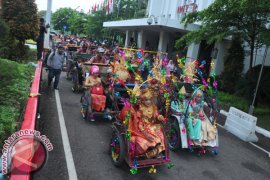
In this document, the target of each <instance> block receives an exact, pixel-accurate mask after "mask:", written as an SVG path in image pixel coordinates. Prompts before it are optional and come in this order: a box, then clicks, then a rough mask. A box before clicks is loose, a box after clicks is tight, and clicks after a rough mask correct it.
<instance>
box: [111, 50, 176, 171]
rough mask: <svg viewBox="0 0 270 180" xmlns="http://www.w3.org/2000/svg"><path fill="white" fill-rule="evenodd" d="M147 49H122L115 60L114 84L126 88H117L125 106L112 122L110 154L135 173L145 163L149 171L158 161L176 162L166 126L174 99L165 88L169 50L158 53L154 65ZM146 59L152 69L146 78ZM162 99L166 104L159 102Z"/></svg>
mask: <svg viewBox="0 0 270 180" xmlns="http://www.w3.org/2000/svg"><path fill="white" fill-rule="evenodd" d="M145 53H147V51H143V50H134V49H124V48H123V49H120V50H119V51H118V54H117V55H116V56H117V57H116V58H115V61H114V64H113V72H114V80H115V81H114V84H113V86H114V87H117V86H119V87H122V88H124V89H125V91H122V93H121V92H120V93H118V92H119V91H117V90H116V88H114V90H115V91H114V92H115V93H118V94H119V95H118V96H119V97H120V99H121V102H122V103H120V105H122V106H121V107H119V108H118V109H119V110H120V112H119V113H118V115H117V116H115V117H114V122H113V125H112V137H111V141H110V155H111V158H112V161H113V163H114V165H115V166H122V165H123V164H124V163H127V164H128V166H129V167H130V168H131V169H130V172H131V173H132V174H136V173H137V171H138V169H139V168H143V167H150V169H149V173H156V169H155V166H157V165H162V164H167V166H168V168H171V167H172V166H173V164H172V163H170V156H169V147H168V143H167V139H166V134H165V130H164V125H165V124H166V120H167V118H166V117H167V112H168V110H169V106H170V103H169V94H168V93H167V91H166V88H163V87H165V86H166V77H165V71H164V69H162V67H161V66H162V64H160V62H161V61H163V60H164V61H165V60H166V54H162V53H159V54H156V55H155V56H154V58H155V59H154V61H155V62H154V63H153V66H151V67H150V63H149V61H148V59H146V57H147V56H145ZM142 63H143V64H144V65H145V67H146V68H147V69H150V71H149V74H148V77H147V79H146V80H144V79H143V77H142V76H141V75H142V74H143V73H142V72H139V68H140V66H141V64H142ZM158 66H160V67H158ZM159 70H161V71H159ZM125 92H126V93H125ZM159 102H164V104H162V106H159ZM163 108H164V110H163Z"/></svg>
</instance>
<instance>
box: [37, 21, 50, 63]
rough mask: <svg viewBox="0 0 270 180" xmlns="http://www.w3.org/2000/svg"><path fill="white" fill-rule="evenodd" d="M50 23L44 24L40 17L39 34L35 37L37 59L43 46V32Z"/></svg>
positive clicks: (45, 31) (40, 55)
mask: <svg viewBox="0 0 270 180" xmlns="http://www.w3.org/2000/svg"><path fill="white" fill-rule="evenodd" d="M49 27H50V25H49V24H47V25H46V26H45V21H44V18H40V25H39V36H38V38H37V59H38V60H39V59H41V57H42V52H43V48H44V36H45V33H46V34H47V28H49Z"/></svg>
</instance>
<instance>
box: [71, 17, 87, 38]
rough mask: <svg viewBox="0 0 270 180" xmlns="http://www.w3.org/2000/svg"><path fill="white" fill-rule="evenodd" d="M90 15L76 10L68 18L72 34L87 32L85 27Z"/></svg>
mask: <svg viewBox="0 0 270 180" xmlns="http://www.w3.org/2000/svg"><path fill="white" fill-rule="evenodd" d="M87 18H88V16H87V15H86V14H85V13H82V12H80V13H79V12H76V13H75V14H73V16H72V18H69V19H68V22H67V23H68V26H69V30H70V31H71V33H72V34H85V27H86V23H87Z"/></svg>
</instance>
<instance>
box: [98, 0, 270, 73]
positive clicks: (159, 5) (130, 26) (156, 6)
mask: <svg viewBox="0 0 270 180" xmlns="http://www.w3.org/2000/svg"><path fill="white" fill-rule="evenodd" d="M213 2H214V0H148V6H147V11H146V18H141V19H130V20H123V21H111V22H104V23H103V26H104V27H109V28H113V29H119V30H123V31H125V32H126V40H125V47H128V46H130V45H131V44H132V43H134V42H135V43H136V45H137V48H143V49H149V50H153V51H162V52H168V54H169V57H170V58H173V56H174V55H175V53H177V52H178V51H177V50H176V49H175V48H174V45H175V42H176V40H177V39H179V38H180V37H181V36H183V35H184V34H185V33H187V32H189V31H193V30H196V29H198V28H200V24H199V23H195V24H190V25H188V26H187V27H185V26H184V24H181V23H180V21H181V19H182V18H183V17H184V16H185V15H186V14H187V13H189V12H193V11H201V10H203V9H205V8H207V7H208V6H209V5H210V4H212V3H213ZM229 47H230V41H229V40H223V41H222V42H218V43H216V44H213V45H207V44H206V42H205V41H202V42H201V43H200V44H191V45H190V46H189V47H188V50H187V52H185V51H184V50H182V53H183V54H184V55H186V56H187V57H188V59H190V60H193V59H198V60H199V61H202V60H205V61H206V62H207V65H208V67H209V66H210V63H211V61H214V62H215V70H216V73H217V75H219V74H220V73H221V72H222V71H223V60H224V58H225V56H226V55H227V49H228V48H229ZM180 51H181V50H180ZM263 53H264V49H263V48H262V49H259V50H258V51H257V53H255V57H254V59H255V61H254V65H257V64H260V63H261V62H262V57H263ZM269 54H270V53H268V58H269ZM266 65H270V62H269V61H268V62H266ZM248 66H249V57H248V56H246V59H245V67H244V72H246V71H247V70H248Z"/></svg>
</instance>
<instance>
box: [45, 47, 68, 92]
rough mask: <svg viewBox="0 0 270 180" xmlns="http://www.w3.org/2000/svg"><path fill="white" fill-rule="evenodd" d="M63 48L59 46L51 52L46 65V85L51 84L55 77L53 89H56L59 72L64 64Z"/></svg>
mask: <svg viewBox="0 0 270 180" xmlns="http://www.w3.org/2000/svg"><path fill="white" fill-rule="evenodd" d="M64 50H65V48H64V47H63V46H59V47H58V50H57V51H56V52H52V53H51V54H50V56H49V58H48V61H47V66H48V69H49V75H48V86H51V82H52V79H53V78H54V77H55V80H54V89H55V90H58V83H59V78H60V74H61V71H62V68H63V65H65V57H64Z"/></svg>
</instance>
